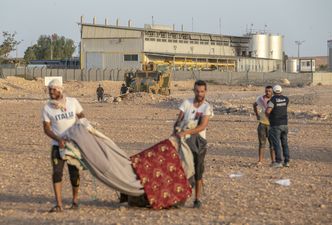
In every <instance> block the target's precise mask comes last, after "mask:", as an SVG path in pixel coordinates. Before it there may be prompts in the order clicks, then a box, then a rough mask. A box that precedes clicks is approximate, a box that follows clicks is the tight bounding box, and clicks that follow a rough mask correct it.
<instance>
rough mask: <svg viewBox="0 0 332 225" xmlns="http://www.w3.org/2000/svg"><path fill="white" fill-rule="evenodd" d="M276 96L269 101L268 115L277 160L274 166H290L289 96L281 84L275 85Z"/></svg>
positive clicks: (270, 134)
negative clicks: (283, 91)
mask: <svg viewBox="0 0 332 225" xmlns="http://www.w3.org/2000/svg"><path fill="white" fill-rule="evenodd" d="M273 93H274V96H273V97H272V98H271V100H270V101H269V102H268V105H267V109H266V116H267V117H268V118H269V121H270V132H269V137H270V140H271V141H272V144H273V149H274V151H275V157H276V162H275V163H273V165H272V166H273V167H275V168H281V167H283V166H284V167H289V149H288V137H287V135H288V115H287V108H288V103H289V100H288V97H286V96H284V95H282V88H281V86H280V85H275V86H274V87H273ZM280 144H281V147H280ZM281 148H282V152H283V156H284V164H282V158H281Z"/></svg>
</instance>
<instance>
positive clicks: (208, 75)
mask: <svg viewBox="0 0 332 225" xmlns="http://www.w3.org/2000/svg"><path fill="white" fill-rule="evenodd" d="M128 71H130V70H125V69H109V68H106V69H82V70H81V69H48V68H26V67H17V68H0V75H1V76H0V77H7V76H20V77H24V78H26V79H34V78H37V77H45V76H62V77H63V80H64V81H67V80H81V81H98V80H115V81H123V80H124V74H125V73H126V72H128ZM192 79H202V80H207V81H212V82H216V83H221V84H229V85H241V84H255V85H267V84H275V83H280V81H281V80H282V79H288V80H289V81H290V84H291V86H298V85H308V84H311V83H312V84H314V85H317V84H319V83H321V84H323V85H332V73H314V74H312V73H296V74H294V73H284V72H273V73H253V72H249V73H246V72H220V71H174V74H173V80H192Z"/></svg>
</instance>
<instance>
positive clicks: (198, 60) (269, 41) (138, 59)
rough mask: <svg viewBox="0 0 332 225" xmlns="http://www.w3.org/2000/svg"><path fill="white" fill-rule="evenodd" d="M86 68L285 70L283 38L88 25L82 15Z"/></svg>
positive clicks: (106, 23) (83, 65) (117, 23)
mask: <svg viewBox="0 0 332 225" xmlns="http://www.w3.org/2000/svg"><path fill="white" fill-rule="evenodd" d="M80 25H81V44H80V57H81V59H80V61H81V68H85V69H90V68H100V69H105V68H112V69H116V68H117V69H124V70H131V69H141V68H142V66H143V65H144V64H147V63H155V64H158V65H159V64H170V65H171V66H172V67H173V68H174V69H175V70H220V71H238V72H244V71H246V72H271V71H276V70H282V68H283V66H282V62H283V36H281V35H271V34H267V33H248V34H246V35H244V36H230V35H218V34H208V33H198V32H187V31H183V29H181V31H176V30H175V29H174V25H173V26H165V25H145V26H144V28H137V27H132V22H131V20H129V21H128V26H119V21H118V20H117V22H116V24H115V25H109V24H108V21H107V20H105V24H102V25H100V24H96V19H95V18H94V20H93V23H92V24H91V23H84V21H83V18H81V23H80Z"/></svg>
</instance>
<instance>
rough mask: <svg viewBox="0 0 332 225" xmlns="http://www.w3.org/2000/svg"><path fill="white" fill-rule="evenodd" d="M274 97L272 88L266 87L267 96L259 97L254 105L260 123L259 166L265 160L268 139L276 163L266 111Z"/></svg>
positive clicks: (258, 128) (271, 154) (258, 129)
mask: <svg viewBox="0 0 332 225" xmlns="http://www.w3.org/2000/svg"><path fill="white" fill-rule="evenodd" d="M271 97H272V86H266V87H265V95H262V96H259V97H258V98H257V99H256V102H255V103H254V104H253V107H254V112H255V114H256V117H257V121H259V124H258V127H257V133H258V142H259V147H258V165H260V164H262V162H263V159H264V148H265V145H266V139H268V142H269V147H270V156H271V161H272V163H274V152H273V147H272V143H271V140H270V139H269V129H270V121H269V119H268V118H267V117H266V115H265V111H266V109H267V103H268V101H269V100H270V99H271Z"/></svg>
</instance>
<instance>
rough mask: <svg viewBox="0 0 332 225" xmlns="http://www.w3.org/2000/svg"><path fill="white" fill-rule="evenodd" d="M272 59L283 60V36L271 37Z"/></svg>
mask: <svg viewBox="0 0 332 225" xmlns="http://www.w3.org/2000/svg"><path fill="white" fill-rule="evenodd" d="M269 46H270V47H269V50H270V59H277V60H282V58H283V36H282V35H273V34H271V35H270V43H269Z"/></svg>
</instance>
